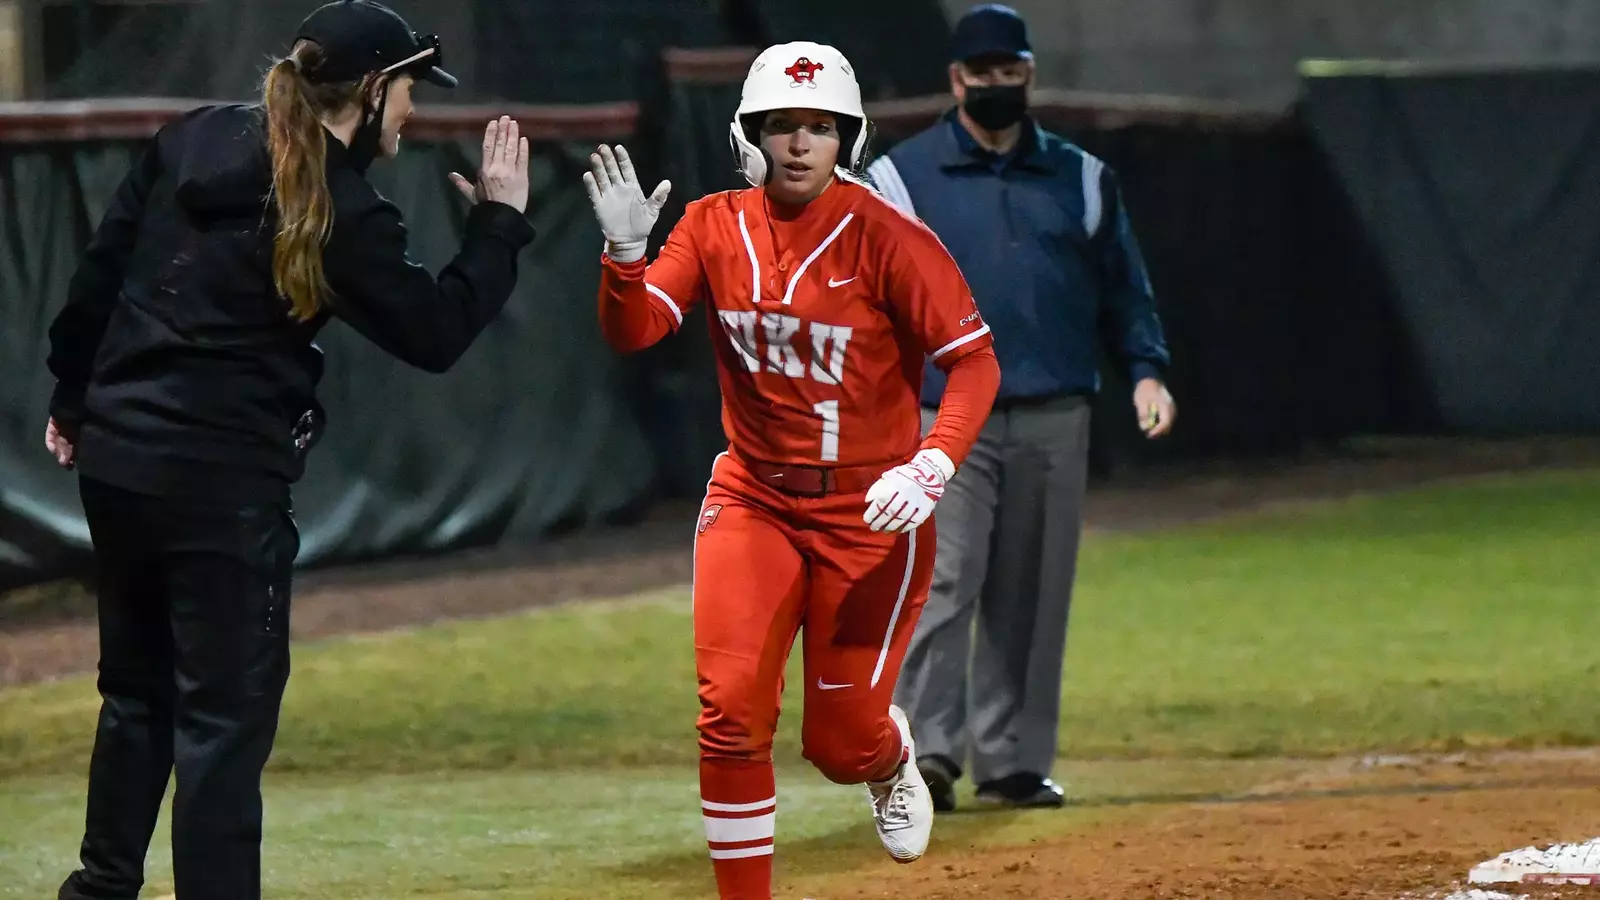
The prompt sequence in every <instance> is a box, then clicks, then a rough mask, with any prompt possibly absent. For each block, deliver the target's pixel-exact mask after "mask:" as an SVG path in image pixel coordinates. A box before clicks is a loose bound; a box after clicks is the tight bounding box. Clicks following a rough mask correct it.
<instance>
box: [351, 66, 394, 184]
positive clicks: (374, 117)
mask: <svg viewBox="0 0 1600 900" xmlns="http://www.w3.org/2000/svg"><path fill="white" fill-rule="evenodd" d="M362 107H363V114H364V115H365V116H366V119H365V120H363V121H362V123H361V124H360V125H358V126H356V133H355V134H354V135H353V136H352V137H351V139H350V156H349V159H350V165H351V166H352V167H353V168H354V169H355V170H356V171H357V172H360V173H362V174H363V175H364V174H366V171H367V169H368V168H369V167H370V166H371V165H372V163H373V161H374V160H376V159H377V158H378V157H379V156H380V155H382V153H383V113H384V110H386V109H388V107H389V82H388V81H385V82H384V83H383V93H382V94H381V95H379V98H378V108H377V109H373V108H372V104H371V103H366V102H363V103H362Z"/></svg>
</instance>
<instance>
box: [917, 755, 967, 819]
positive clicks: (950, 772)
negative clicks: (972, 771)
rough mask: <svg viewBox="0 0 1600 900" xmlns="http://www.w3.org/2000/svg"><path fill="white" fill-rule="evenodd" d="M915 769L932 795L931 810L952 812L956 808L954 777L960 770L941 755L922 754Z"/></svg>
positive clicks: (956, 776)
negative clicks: (920, 774)
mask: <svg viewBox="0 0 1600 900" xmlns="http://www.w3.org/2000/svg"><path fill="white" fill-rule="evenodd" d="M917 771H919V772H921V773H922V780H923V781H926V782H927V783H928V793H930V794H932V795H933V811H934V812H936V813H941V812H953V811H954V810H955V808H956V779H957V778H960V777H961V770H960V769H959V768H957V766H956V764H955V763H953V762H951V761H950V760H948V759H945V758H944V757H942V756H924V757H921V758H920V759H918V760H917Z"/></svg>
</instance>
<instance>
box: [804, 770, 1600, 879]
mask: <svg viewBox="0 0 1600 900" xmlns="http://www.w3.org/2000/svg"><path fill="white" fill-rule="evenodd" d="M1026 815H1060V813H1055V812H1049V811H1041V812H1030V813H1026ZM1596 835H1600V753H1595V752H1591V751H1572V752H1553V753H1539V754H1504V755H1498V756H1493V757H1459V756H1458V757H1442V758H1433V759H1420V758H1407V759H1404V760H1380V761H1377V762H1370V761H1369V762H1355V761H1345V762H1339V763H1334V764H1327V765H1322V766H1314V767H1309V768H1308V769H1307V771H1306V772H1305V774H1304V775H1303V776H1300V777H1296V778H1294V779H1291V780H1289V781H1285V782H1279V783H1274V784H1265V785H1261V786H1260V787H1259V788H1258V789H1256V790H1254V791H1250V792H1247V793H1246V794H1245V795H1243V796H1239V797H1235V798H1230V799H1229V800H1228V801H1226V802H1209V803H1205V802H1200V803H1196V802H1175V803H1170V804H1155V808H1150V807H1142V808H1129V809H1126V810H1119V811H1116V812H1115V813H1113V814H1112V815H1111V816H1110V817H1109V818H1108V820H1107V821H1104V822H1102V823H1100V824H1097V825H1095V826H1092V827H1089V828H1087V829H1085V830H1083V831H1081V832H1079V833H1077V834H1074V835H1072V836H1071V837H1067V838H1057V839H1050V840H1046V841H1039V842H1036V843H1034V844H1032V845H1031V846H1027V847H1018V848H1011V849H990V848H983V849H978V848H966V849H958V848H951V847H944V848H935V852H932V853H930V856H929V857H927V858H926V860H925V861H926V862H927V863H931V865H922V864H919V865H917V866H914V867H910V868H907V869H904V870H891V869H890V867H889V864H886V865H885V867H884V870H883V871H882V872H881V873H879V872H872V873H869V874H868V875H867V876H866V877H865V878H863V879H861V880H859V881H856V882H855V883H854V884H848V883H839V884H832V885H828V886H816V887H813V888H810V889H808V891H807V896H811V897H816V898H819V900H847V898H848V900H865V898H880V897H917V898H919V900H976V898H1029V900H1079V898H1083V900H1090V898H1093V900H1179V898H1182V900H1188V898H1219V900H1268V898H1270V900H1335V898H1338V900H1369V898H1370V900H1444V898H1446V897H1450V896H1451V895H1453V894H1458V893H1463V892H1466V891H1468V890H1471V889H1478V890H1483V891H1493V892H1497V893H1502V894H1504V895H1506V896H1517V897H1538V898H1547V897H1571V898H1585V897H1587V898H1591V900H1592V898H1596V897H1600V887H1580V886H1565V887H1561V888H1552V887H1546V888H1535V887H1531V886H1529V887H1523V886H1518V885H1488V884H1485V885H1469V884H1467V883H1466V881H1467V872H1468V871H1469V870H1470V869H1471V868H1472V867H1473V866H1475V865H1477V864H1478V863H1481V862H1484V861H1486V860H1489V859H1492V858H1494V857H1495V856H1498V855H1499V854H1501V853H1503V852H1505V851H1508V850H1514V849H1517V848H1519V847H1523V846H1529V845H1539V846H1542V845H1545V844H1549V843H1556V842H1563V841H1586V840H1591V839H1593V838H1594V837H1595V836H1596Z"/></svg>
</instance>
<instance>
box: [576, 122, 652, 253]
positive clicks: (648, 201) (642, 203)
mask: <svg viewBox="0 0 1600 900" xmlns="http://www.w3.org/2000/svg"><path fill="white" fill-rule="evenodd" d="M589 167H590V171H588V172H585V173H583V186H584V187H585V188H588V190H589V202H590V203H591V204H593V205H594V217H595V219H596V220H598V221H599V222H600V231H601V232H602V233H604V234H605V236H606V255H607V256H609V257H611V258H612V259H614V260H616V261H617V262H625V263H626V262H637V261H638V260H641V259H644V249H645V243H646V242H647V241H649V239H650V230H651V229H653V228H655V227H656V219H657V218H659V217H660V216H661V207H662V206H665V205H666V202H667V195H668V194H669V193H671V192H672V182H670V181H663V182H661V183H660V184H658V185H656V190H655V193H653V194H651V195H650V196H649V197H646V196H645V195H644V191H643V190H642V189H641V188H640V187H639V176H638V175H637V174H635V173H634V171H633V160H632V159H630V158H629V157H628V151H627V149H626V148H624V147H623V146H622V145H621V144H618V145H617V148H616V150H615V152H613V151H612V149H611V148H610V147H607V146H605V145H601V147H600V149H599V151H597V152H595V153H591V154H589Z"/></svg>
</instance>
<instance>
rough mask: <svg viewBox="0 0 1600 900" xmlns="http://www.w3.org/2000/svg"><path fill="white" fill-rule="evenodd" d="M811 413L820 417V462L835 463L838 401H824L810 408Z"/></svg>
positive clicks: (836, 459)
mask: <svg viewBox="0 0 1600 900" xmlns="http://www.w3.org/2000/svg"><path fill="white" fill-rule="evenodd" d="M811 411H812V412H814V413H816V414H817V415H819V416H821V417H822V461H823V462H837V461H838V459H839V401H837V400H824V401H822V402H821V403H818V404H816V405H815V406H812V407H811Z"/></svg>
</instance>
